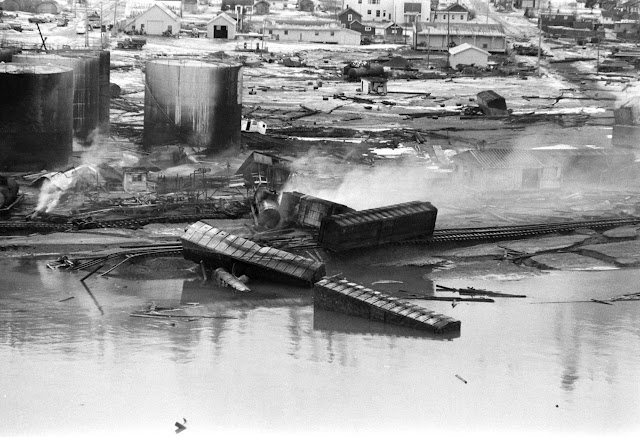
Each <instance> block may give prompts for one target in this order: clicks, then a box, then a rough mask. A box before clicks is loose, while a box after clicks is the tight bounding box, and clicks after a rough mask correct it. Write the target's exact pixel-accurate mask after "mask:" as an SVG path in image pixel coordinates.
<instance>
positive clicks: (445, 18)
mask: <svg viewBox="0 0 640 437" xmlns="http://www.w3.org/2000/svg"><path fill="white" fill-rule="evenodd" d="M467 21H469V9H467V8H465V7H464V6H462V5H461V4H458V3H454V4H452V5H450V6H448V7H447V8H445V9H441V10H432V11H431V22H432V23H454V24H455V23H465V22H467Z"/></svg>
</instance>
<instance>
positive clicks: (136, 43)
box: [117, 36, 147, 50]
mask: <svg viewBox="0 0 640 437" xmlns="http://www.w3.org/2000/svg"><path fill="white" fill-rule="evenodd" d="M146 43H147V40H146V39H145V38H134V37H131V36H126V37H124V38H122V39H120V40H118V43H117V47H118V48H119V49H136V50H142V46H144V45H145V44H146Z"/></svg>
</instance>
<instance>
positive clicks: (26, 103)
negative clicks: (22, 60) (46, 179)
mask: <svg viewBox="0 0 640 437" xmlns="http://www.w3.org/2000/svg"><path fill="white" fill-rule="evenodd" d="M72 146H73V70H72V69H71V68H67V67H60V66H55V65H20V64H0V170H12V171H32V170H42V169H45V168H47V169H54V168H55V167H56V166H58V165H66V163H67V161H68V158H69V155H70V154H71V151H72Z"/></svg>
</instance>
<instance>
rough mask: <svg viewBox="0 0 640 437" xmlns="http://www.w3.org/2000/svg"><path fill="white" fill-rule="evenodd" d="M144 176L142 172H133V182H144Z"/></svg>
mask: <svg viewBox="0 0 640 437" xmlns="http://www.w3.org/2000/svg"><path fill="white" fill-rule="evenodd" d="M142 176H143V175H141V174H132V175H131V182H142V181H143V179H142Z"/></svg>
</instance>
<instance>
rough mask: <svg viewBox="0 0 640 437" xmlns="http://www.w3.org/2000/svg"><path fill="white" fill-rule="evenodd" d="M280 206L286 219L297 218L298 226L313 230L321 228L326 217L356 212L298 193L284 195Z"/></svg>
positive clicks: (337, 204) (328, 201) (343, 206)
mask: <svg viewBox="0 0 640 437" xmlns="http://www.w3.org/2000/svg"><path fill="white" fill-rule="evenodd" d="M280 205H281V208H280V209H281V213H282V214H283V215H284V216H285V218H288V219H289V220H291V219H292V218H293V217H295V222H296V224H298V225H300V226H309V227H312V228H319V227H320V224H321V223H322V219H323V218H325V217H328V216H331V215H335V214H344V213H347V212H352V211H355V210H354V209H353V208H349V207H348V206H346V205H342V204H340V203H335V202H331V201H330V200H325V199H321V198H319V197H314V196H309V195H307V194H303V193H298V192H297V191H293V192H285V193H282V200H281V201H280Z"/></svg>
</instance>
